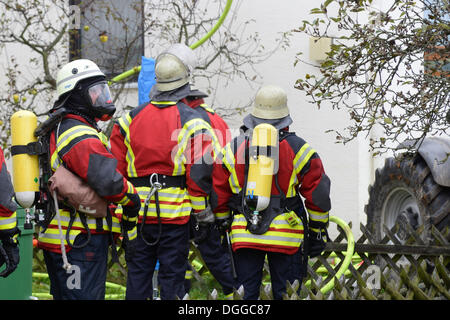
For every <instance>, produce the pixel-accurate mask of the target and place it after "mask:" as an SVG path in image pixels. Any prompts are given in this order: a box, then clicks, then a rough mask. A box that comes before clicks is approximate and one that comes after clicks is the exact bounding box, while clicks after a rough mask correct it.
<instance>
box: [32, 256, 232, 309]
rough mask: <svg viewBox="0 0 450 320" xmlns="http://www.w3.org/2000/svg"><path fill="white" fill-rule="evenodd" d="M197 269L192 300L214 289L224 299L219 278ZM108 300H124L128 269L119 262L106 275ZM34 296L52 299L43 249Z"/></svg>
mask: <svg viewBox="0 0 450 320" xmlns="http://www.w3.org/2000/svg"><path fill="white" fill-rule="evenodd" d="M119 261H120V264H121V265H122V266H125V265H126V262H125V259H124V255H123V254H120V255H119ZM195 265H196V266H197V267H196V270H197V272H198V271H201V272H202V273H201V279H202V280H201V281H199V280H197V279H195V278H193V279H192V280H191V290H190V292H189V299H190V300H207V299H208V295H209V293H211V292H212V291H213V290H214V289H216V290H217V293H218V296H217V299H224V298H225V296H224V294H223V292H222V287H221V286H220V284H219V283H218V282H217V280H216V279H215V278H214V277H213V276H212V275H211V274H210V273H209V271H207V270H206V271H205V270H200V268H201V267H202V266H201V264H200V265H199V264H195ZM106 281H107V283H106V294H105V299H106V300H124V299H125V290H124V289H125V287H126V270H125V269H123V268H122V267H120V266H119V265H118V264H117V263H114V264H112V265H111V266H110V267H109V269H108V273H107V276H106ZM32 293H33V296H35V297H36V298H38V299H39V300H52V299H53V297H52V296H51V295H50V280H49V278H48V275H47V269H46V267H45V263H44V258H43V254H42V250H39V249H36V248H35V249H34V250H33V284H32Z"/></svg>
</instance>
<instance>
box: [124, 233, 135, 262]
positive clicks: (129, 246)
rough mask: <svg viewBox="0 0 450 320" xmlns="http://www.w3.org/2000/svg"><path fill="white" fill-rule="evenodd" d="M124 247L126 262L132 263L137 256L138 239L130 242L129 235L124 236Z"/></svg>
mask: <svg viewBox="0 0 450 320" xmlns="http://www.w3.org/2000/svg"><path fill="white" fill-rule="evenodd" d="M122 246H123V249H124V250H125V261H127V262H130V261H131V260H133V258H134V256H135V254H136V246H137V237H135V238H134V239H133V240H130V239H129V238H128V236H127V235H124V237H123V242H122Z"/></svg>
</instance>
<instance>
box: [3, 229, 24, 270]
mask: <svg viewBox="0 0 450 320" xmlns="http://www.w3.org/2000/svg"><path fill="white" fill-rule="evenodd" d="M19 235H20V230H19V229H18V228H14V229H10V230H2V231H0V243H1V244H0V267H1V266H2V265H3V264H6V268H5V269H4V270H3V271H1V272H0V277H4V278H6V277H7V276H8V275H10V274H11V273H12V272H13V271H14V270H16V268H17V266H18V265H19V262H20V255H19V240H18V236H19Z"/></svg>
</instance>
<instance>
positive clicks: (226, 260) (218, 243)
mask: <svg viewBox="0 0 450 320" xmlns="http://www.w3.org/2000/svg"><path fill="white" fill-rule="evenodd" d="M193 220H194V219H191V220H190V221H193ZM194 228H195V227H194V226H191V232H192V234H193V236H194V240H195V236H196V235H198V234H199V233H200V234H202V232H205V233H204V235H202V236H201V238H202V239H200V240H199V241H198V242H196V244H197V249H198V250H199V251H200V254H201V255H202V259H203V261H204V262H205V264H206V267H207V268H208V270H209V271H210V272H211V274H212V275H213V277H214V278H215V279H216V280H217V282H219V284H220V285H221V286H222V289H223V293H224V294H225V295H228V294H230V293H232V292H233V288H235V287H236V283H235V280H234V279H233V273H232V271H231V258H230V253H229V251H228V248H227V246H226V244H224V243H222V237H221V234H220V232H219V230H218V229H217V228H216V227H215V226H214V225H210V226H208V227H205V228H204V229H205V230H199V231H200V232H197V231H196V230H195V229H194ZM188 282H190V281H188ZM186 289H188V288H186ZM186 291H188V290H186Z"/></svg>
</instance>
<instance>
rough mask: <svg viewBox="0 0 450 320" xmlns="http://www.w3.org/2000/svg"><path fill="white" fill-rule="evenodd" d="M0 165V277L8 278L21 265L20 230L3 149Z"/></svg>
mask: <svg viewBox="0 0 450 320" xmlns="http://www.w3.org/2000/svg"><path fill="white" fill-rule="evenodd" d="M0 163H1V164H0V165H1V167H0V190H1V192H0V277H5V278H6V277H7V276H8V275H10V274H11V273H12V272H13V271H14V270H16V268H17V266H18V264H19V260H20V256H19V247H18V239H17V236H18V235H19V233H20V230H19V229H18V228H17V218H16V210H17V205H16V203H15V202H14V201H13V200H12V198H13V196H14V189H13V185H12V183H11V177H10V175H9V172H8V169H7V168H6V162H5V157H4V155H3V150H2V149H1V148H0ZM3 266H5V267H4V268H3Z"/></svg>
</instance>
